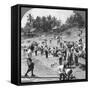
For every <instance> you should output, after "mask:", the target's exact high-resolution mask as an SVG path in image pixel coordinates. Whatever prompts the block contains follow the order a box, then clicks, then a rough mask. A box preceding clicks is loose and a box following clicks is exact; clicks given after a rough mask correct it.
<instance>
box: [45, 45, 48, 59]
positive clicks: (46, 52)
mask: <svg viewBox="0 0 90 90" xmlns="http://www.w3.org/2000/svg"><path fill="white" fill-rule="evenodd" d="M45 55H46V58H48V48H47V46H45Z"/></svg>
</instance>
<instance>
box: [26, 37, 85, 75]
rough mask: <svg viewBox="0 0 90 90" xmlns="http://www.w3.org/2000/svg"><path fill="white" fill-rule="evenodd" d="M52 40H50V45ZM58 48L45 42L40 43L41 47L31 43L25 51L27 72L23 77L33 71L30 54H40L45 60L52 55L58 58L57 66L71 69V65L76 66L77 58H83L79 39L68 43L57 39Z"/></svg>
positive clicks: (81, 43)
mask: <svg viewBox="0 0 90 90" xmlns="http://www.w3.org/2000/svg"><path fill="white" fill-rule="evenodd" d="M52 42H53V40H51V39H50V44H53V43H52ZM57 44H59V47H58V46H53V47H50V46H49V45H48V44H47V41H45V42H41V45H39V43H37V42H35V41H34V42H33V43H32V44H31V45H30V46H29V47H28V49H27V52H28V53H27V54H28V59H27V65H28V70H27V72H26V73H25V76H27V74H28V72H30V71H31V73H32V75H31V76H35V75H34V74H33V70H34V63H33V61H32V53H35V56H37V55H38V52H39V53H40V54H41V56H43V55H45V57H46V59H48V58H49V55H52V56H53V57H58V61H59V65H60V66H61V65H63V62H64V66H65V67H68V68H71V66H72V65H76V66H78V65H79V63H78V59H79V57H82V58H85V52H86V51H85V45H84V44H83V42H82V39H80V40H79V41H78V42H77V41H76V42H70V41H63V42H62V41H61V40H60V39H59V38H58V39H57Z"/></svg>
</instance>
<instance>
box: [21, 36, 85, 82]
mask: <svg viewBox="0 0 90 90" xmlns="http://www.w3.org/2000/svg"><path fill="white" fill-rule="evenodd" d="M49 38H50V37H45V38H44V37H38V38H29V39H25V40H22V44H21V46H29V45H30V43H31V42H32V41H37V42H40V41H42V39H47V40H48V41H47V44H48V45H49V46H50V47H53V46H56V45H57V41H56V40H53V41H52V43H51V44H50V43H49ZM63 40H66V41H77V40H79V37H77V35H76V34H73V35H71V36H65V35H64V36H63ZM28 41H29V42H28ZM83 41H84V40H83ZM21 52H22V53H21V54H22V55H21V56H22V57H21V77H22V78H21V81H22V82H39V81H54V80H55V81H56V80H59V74H58V72H57V66H58V57H53V56H52V55H50V56H49V58H48V59H46V57H45V55H43V56H41V55H40V54H39V53H38V56H35V55H34V53H33V57H32V58H33V62H34V63H35V67H34V74H35V75H36V78H33V77H32V78H25V77H23V76H24V75H25V73H26V71H27V69H28V67H27V63H26V55H24V54H23V50H22V51H21ZM51 64H54V65H53V67H51ZM85 65H86V64H85V59H83V58H79V66H77V67H75V66H73V67H75V68H73V75H74V76H75V77H76V79H85V75H86V72H85ZM28 75H29V76H30V75H31V74H30V73H29V74H28Z"/></svg>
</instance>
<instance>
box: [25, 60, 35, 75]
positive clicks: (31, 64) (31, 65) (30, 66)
mask: <svg viewBox="0 0 90 90" xmlns="http://www.w3.org/2000/svg"><path fill="white" fill-rule="evenodd" d="M27 65H28V70H27V72H26V74H25V76H27V74H28V73H29V72H30V71H31V76H33V75H34V74H33V70H34V63H33V62H32V61H30V60H27Z"/></svg>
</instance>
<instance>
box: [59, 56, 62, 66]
mask: <svg viewBox="0 0 90 90" xmlns="http://www.w3.org/2000/svg"><path fill="white" fill-rule="evenodd" d="M59 65H62V57H60V58H59Z"/></svg>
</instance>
